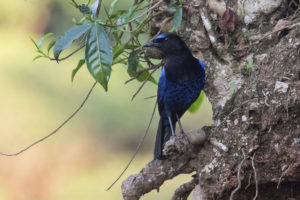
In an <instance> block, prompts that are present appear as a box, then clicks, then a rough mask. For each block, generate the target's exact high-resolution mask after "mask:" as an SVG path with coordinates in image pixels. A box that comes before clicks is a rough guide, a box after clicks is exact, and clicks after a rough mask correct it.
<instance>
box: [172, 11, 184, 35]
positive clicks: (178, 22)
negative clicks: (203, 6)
mask: <svg viewBox="0 0 300 200" xmlns="http://www.w3.org/2000/svg"><path fill="white" fill-rule="evenodd" d="M181 22H182V8H181V7H177V8H176V12H175V14H174V17H173V26H174V28H175V30H178V28H179V26H180V25H181Z"/></svg>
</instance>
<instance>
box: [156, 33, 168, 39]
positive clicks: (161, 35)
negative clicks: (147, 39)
mask: <svg viewBox="0 0 300 200" xmlns="http://www.w3.org/2000/svg"><path fill="white" fill-rule="evenodd" d="M165 37H166V35H165V34H160V35H158V36H156V38H155V39H163V38H165Z"/></svg>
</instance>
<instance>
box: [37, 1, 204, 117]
mask: <svg viewBox="0 0 300 200" xmlns="http://www.w3.org/2000/svg"><path fill="white" fill-rule="evenodd" d="M71 1H72V4H73V6H74V7H75V8H76V9H78V11H79V12H80V13H81V14H82V15H83V17H82V18H81V19H80V20H78V21H77V20H75V19H73V22H74V25H73V26H72V27H71V28H69V29H68V30H67V31H66V32H65V33H64V35H62V36H60V37H58V38H53V35H54V34H53V33H47V34H46V35H44V36H43V37H41V39H40V41H39V44H37V43H36V42H35V41H34V40H32V42H33V43H34V45H35V47H36V49H37V53H38V55H37V56H36V57H34V59H33V60H36V59H39V58H47V59H50V60H55V61H57V62H60V61H63V60H66V59H68V58H69V57H71V56H72V55H74V54H75V53H77V52H79V51H80V50H82V49H84V55H83V57H82V58H81V59H80V60H79V61H78V63H77V66H76V67H75V68H74V69H73V70H72V73H71V80H72V81H74V78H75V76H76V74H77V72H78V71H79V70H80V69H81V68H82V67H83V66H84V65H86V67H87V69H88V71H89V72H90V74H91V75H92V77H93V78H94V79H95V80H96V81H97V82H98V83H99V84H101V86H102V87H103V88H104V89H105V91H107V90H108V82H109V80H110V77H111V72H112V66H113V65H115V64H121V65H122V66H123V67H125V68H126V69H127V74H128V75H129V77H130V78H131V79H130V80H129V81H131V80H137V81H140V82H143V84H142V86H143V85H144V84H145V82H146V81H150V82H152V83H154V84H157V81H156V80H155V78H154V77H153V76H152V74H153V72H154V71H152V72H150V70H156V69H157V67H159V66H156V65H153V64H152V63H151V62H150V61H149V59H148V58H146V57H145V56H144V52H143V51H142V49H141V46H142V45H141V41H140V38H141V37H142V36H143V35H148V34H149V22H150V21H151V20H152V18H153V17H155V16H156V15H158V14H160V12H155V13H153V12H152V10H154V9H155V8H157V7H158V6H160V4H161V3H162V2H163V0H160V1H158V2H157V3H155V4H153V3H149V2H147V1H145V0H140V1H134V3H133V5H132V6H131V7H130V8H129V9H127V10H124V9H116V6H117V4H118V3H119V1H120V0H114V1H113V2H112V3H111V4H110V7H109V8H106V7H105V6H104V4H103V5H102V6H103V7H102V9H101V0H96V1H95V2H94V3H93V4H92V5H90V3H91V0H89V1H88V2H87V3H84V4H81V5H80V4H78V3H77V2H76V1H75V0H71ZM100 10H101V12H104V13H105V17H104V18H99V17H98V15H99V12H100ZM168 11H169V12H173V13H174V17H173V28H172V29H171V30H170V32H172V31H177V30H178V28H179V27H180V24H181V21H182V0H173V1H171V3H170V4H169V6H168ZM50 37H51V38H52V40H51V41H50V42H49V43H48V45H47V47H46V50H43V43H45V42H44V41H45V40H47V39H48V38H50ZM73 46H77V47H76V48H75V50H73V51H72V52H71V53H70V54H68V55H67V56H65V57H62V56H61V54H62V53H63V52H64V51H66V50H68V49H72V48H73ZM52 49H53V56H51V53H50V52H51V50H52ZM146 64H150V65H152V67H151V66H150V67H149V68H147V67H144V66H146ZM129 81H127V82H129ZM142 86H141V87H140V88H139V90H138V92H139V91H140V89H141V88H142ZM138 92H137V93H138ZM137 93H136V94H137ZM136 94H135V95H136ZM135 95H134V97H135ZM202 101H203V95H202V96H200V97H199V98H198V100H197V101H196V102H195V105H193V106H192V107H191V109H190V111H191V112H192V113H194V112H196V111H197V110H198V108H199V107H200V104H201V102H202Z"/></svg>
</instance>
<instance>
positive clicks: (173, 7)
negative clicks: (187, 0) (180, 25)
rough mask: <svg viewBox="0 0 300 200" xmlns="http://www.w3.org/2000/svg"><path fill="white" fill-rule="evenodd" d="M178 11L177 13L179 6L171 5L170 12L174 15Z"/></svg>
mask: <svg viewBox="0 0 300 200" xmlns="http://www.w3.org/2000/svg"><path fill="white" fill-rule="evenodd" d="M176 11H177V6H176V5H173V4H171V5H169V6H168V12H170V13H174V12H176Z"/></svg>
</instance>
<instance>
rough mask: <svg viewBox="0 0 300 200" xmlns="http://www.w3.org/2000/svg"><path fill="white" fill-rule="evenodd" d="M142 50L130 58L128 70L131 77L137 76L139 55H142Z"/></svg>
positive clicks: (132, 53)
mask: <svg viewBox="0 0 300 200" xmlns="http://www.w3.org/2000/svg"><path fill="white" fill-rule="evenodd" d="M141 51H142V50H141V49H138V50H136V51H132V52H131V53H130V55H129V57H128V69H127V72H128V74H129V75H130V76H135V75H136V70H137V67H138V64H139V57H138V56H139V54H140V53H141Z"/></svg>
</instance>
